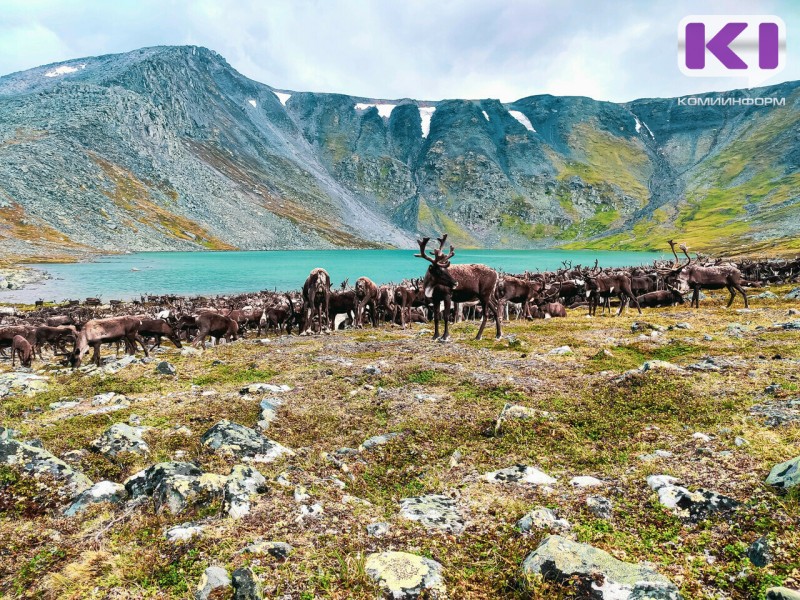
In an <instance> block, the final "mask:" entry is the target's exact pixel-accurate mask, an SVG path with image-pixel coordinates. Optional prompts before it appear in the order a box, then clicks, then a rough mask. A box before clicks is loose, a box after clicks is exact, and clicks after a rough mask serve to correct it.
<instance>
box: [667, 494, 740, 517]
mask: <svg viewBox="0 0 800 600" xmlns="http://www.w3.org/2000/svg"><path fill="white" fill-rule="evenodd" d="M658 501H659V502H660V503H661V504H662V506H665V507H666V508H669V509H671V510H672V512H673V513H675V514H676V515H678V516H679V517H683V518H686V519H689V520H690V521H692V522H694V523H696V522H698V521H702V520H703V519H706V518H708V517H709V516H710V515H711V514H712V513H717V512H729V511H731V510H733V509H735V508H736V507H738V506H739V505H740V504H741V503H740V502H738V501H737V500H734V499H733V498H730V497H728V496H724V495H722V494H719V493H717V492H712V491H711V490H704V489H698V490H697V491H695V492H690V491H689V490H687V489H686V488H684V487H680V486H675V485H666V486H663V487H660V488H659V489H658Z"/></svg>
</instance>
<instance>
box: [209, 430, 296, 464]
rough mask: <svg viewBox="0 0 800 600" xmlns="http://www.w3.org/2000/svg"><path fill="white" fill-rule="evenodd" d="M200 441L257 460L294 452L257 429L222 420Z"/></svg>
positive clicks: (222, 450) (237, 455)
mask: <svg viewBox="0 0 800 600" xmlns="http://www.w3.org/2000/svg"><path fill="white" fill-rule="evenodd" d="M200 441H201V442H202V443H203V444H204V445H206V446H208V447H209V448H211V449H212V450H214V451H215V452H221V453H230V454H232V455H233V456H236V457H239V458H242V457H249V458H252V459H253V460H255V461H257V462H265V463H266V462H272V461H274V460H276V459H277V458H279V457H281V456H283V455H284V454H290V455H291V454H294V452H292V451H291V450H290V449H289V448H286V447H285V446H282V445H281V444H279V443H278V442H274V441H272V440H270V439H267V438H266V437H264V436H263V435H261V434H260V433H258V432H257V431H256V430H255V429H250V428H249V427H245V426H244V425H239V424H238V423H232V422H231V421H228V420H222V421H220V422H219V423H217V424H216V425H214V426H213V427H211V429H209V430H208V431H206V432H205V433H204V434H203V435H202V437H201V438H200Z"/></svg>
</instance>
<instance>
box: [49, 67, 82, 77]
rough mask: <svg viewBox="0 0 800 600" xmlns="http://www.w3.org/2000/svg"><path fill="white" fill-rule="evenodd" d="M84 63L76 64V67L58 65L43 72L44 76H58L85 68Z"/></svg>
mask: <svg viewBox="0 0 800 600" xmlns="http://www.w3.org/2000/svg"><path fill="white" fill-rule="evenodd" d="M85 68H86V65H85V64H82V65H78V66H77V67H71V66H69V65H61V66H60V67H56V68H55V69H53V70H52V71H48V72H47V73H45V74H44V76H45V77H60V76H61V75H67V74H69V73H75V72H77V71H79V70H81V69H85Z"/></svg>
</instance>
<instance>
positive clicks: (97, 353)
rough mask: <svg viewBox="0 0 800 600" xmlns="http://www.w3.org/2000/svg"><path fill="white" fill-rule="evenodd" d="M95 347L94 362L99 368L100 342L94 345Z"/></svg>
mask: <svg viewBox="0 0 800 600" xmlns="http://www.w3.org/2000/svg"><path fill="white" fill-rule="evenodd" d="M93 346H94V354H93V355H92V362H93V363H94V364H95V365H97V366H98V367H99V366H100V342H97V343H96V344H93ZM115 358H116V357H115Z"/></svg>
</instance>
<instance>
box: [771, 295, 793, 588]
mask: <svg viewBox="0 0 800 600" xmlns="http://www.w3.org/2000/svg"><path fill="white" fill-rule="evenodd" d="M798 289H800V288H798ZM766 600H800V591H797V590H790V589H789V588H785V587H773V588H769V589H768V590H767V595H766Z"/></svg>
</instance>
